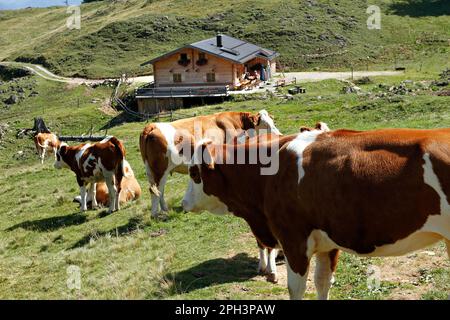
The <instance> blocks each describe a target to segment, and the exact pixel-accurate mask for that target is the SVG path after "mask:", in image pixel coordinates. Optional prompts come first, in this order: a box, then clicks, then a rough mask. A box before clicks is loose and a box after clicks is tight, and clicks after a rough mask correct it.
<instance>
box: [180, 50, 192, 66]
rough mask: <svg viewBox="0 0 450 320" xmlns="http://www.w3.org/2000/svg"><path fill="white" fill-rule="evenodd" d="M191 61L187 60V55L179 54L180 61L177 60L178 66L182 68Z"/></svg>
mask: <svg viewBox="0 0 450 320" xmlns="http://www.w3.org/2000/svg"><path fill="white" fill-rule="evenodd" d="M190 62H191V60H189V59H188V55H187V53H180V60H178V64H179V65H180V66H183V67H187V66H188V65H189V63H190Z"/></svg>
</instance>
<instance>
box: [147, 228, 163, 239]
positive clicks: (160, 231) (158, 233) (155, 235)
mask: <svg viewBox="0 0 450 320" xmlns="http://www.w3.org/2000/svg"><path fill="white" fill-rule="evenodd" d="M166 233H167V230H166V229H159V230H158V231H155V232H151V233H150V237H152V238H156V237H160V236H162V235H165V234H166Z"/></svg>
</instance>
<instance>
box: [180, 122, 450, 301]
mask: <svg viewBox="0 0 450 320" xmlns="http://www.w3.org/2000/svg"><path fill="white" fill-rule="evenodd" d="M280 139H285V140H287V141H285V143H284V144H283V146H282V147H281V148H280V150H279V152H278V153H276V154H277V157H275V158H274V159H275V160H277V161H278V164H279V169H278V171H277V172H276V173H275V174H273V175H261V169H262V168H263V167H264V166H263V165H261V163H256V164H226V163H225V164H220V163H218V162H216V151H215V150H221V151H222V152H223V153H224V154H233V153H236V152H238V151H242V150H240V149H242V148H244V150H243V151H244V153H245V154H251V153H254V152H255V149H260V148H267V147H268V144H266V145H261V144H260V143H259V144H254V145H249V146H239V145H238V146H226V145H225V146H214V145H213V144H209V145H202V146H199V149H198V150H196V154H197V153H202V154H203V156H204V158H206V159H205V160H206V161H205V162H204V163H202V164H193V165H191V166H190V168H189V171H190V176H191V181H190V183H189V188H188V191H187V192H186V194H185V197H184V200H183V206H184V208H185V209H186V210H192V211H196V210H200V209H207V210H209V211H212V212H216V213H224V212H233V213H234V214H236V215H239V216H242V217H243V218H244V219H245V220H246V221H247V222H248V223H249V225H250V227H251V228H252V231H253V232H254V233H255V235H256V236H257V237H258V239H259V240H260V241H262V242H263V243H264V244H265V245H267V246H269V247H270V246H273V245H276V244H278V243H279V244H280V245H281V247H282V249H283V251H284V254H285V257H286V260H287V269H288V288H289V293H290V297H291V298H293V299H300V298H302V297H303V294H304V292H305V289H306V279H307V275H308V269H309V263H310V259H311V257H312V256H313V255H316V271H315V284H316V289H317V293H318V297H319V298H320V299H326V298H328V291H329V289H330V287H331V279H332V275H333V272H334V270H335V267H336V263H337V258H338V253H339V250H344V251H347V252H350V253H354V254H358V255H362V256H369V257H373V256H379V257H382V256H396V255H403V254H406V253H408V252H411V251H414V250H418V249H421V248H424V247H427V246H429V245H431V244H433V243H436V242H438V241H440V240H444V241H445V242H446V244H447V251H448V253H449V256H450V129H434V130H412V129H384V130H374V131H365V132H364V131H351V130H336V131H331V132H323V131H320V130H312V131H304V132H302V133H299V134H297V135H292V136H285V137H282V138H280ZM220 148H222V149H220ZM250 194H251V196H248V195H250ZM261 221H265V224H264V223H261Z"/></svg>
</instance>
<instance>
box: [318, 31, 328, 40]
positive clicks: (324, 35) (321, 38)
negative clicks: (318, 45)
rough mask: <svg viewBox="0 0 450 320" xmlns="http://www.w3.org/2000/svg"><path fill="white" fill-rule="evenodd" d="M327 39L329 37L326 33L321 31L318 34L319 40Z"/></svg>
mask: <svg viewBox="0 0 450 320" xmlns="http://www.w3.org/2000/svg"><path fill="white" fill-rule="evenodd" d="M328 39H329V37H328V35H327V34H326V33H322V34H320V35H319V40H322V41H325V40H328Z"/></svg>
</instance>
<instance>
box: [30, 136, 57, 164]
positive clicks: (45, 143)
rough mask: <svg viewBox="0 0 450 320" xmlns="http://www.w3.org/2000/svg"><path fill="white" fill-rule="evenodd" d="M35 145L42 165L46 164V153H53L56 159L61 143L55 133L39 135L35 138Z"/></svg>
mask: <svg viewBox="0 0 450 320" xmlns="http://www.w3.org/2000/svg"><path fill="white" fill-rule="evenodd" d="M33 140H34V144H35V145H36V151H37V152H38V155H39V159H41V164H43V163H44V158H45V152H47V151H49V152H53V154H54V155H55V159H56V151H57V150H58V147H59V145H60V144H61V142H60V141H59V139H58V137H57V136H56V134H54V133H42V132H41V133H38V134H37V135H35V136H34V138H33Z"/></svg>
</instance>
